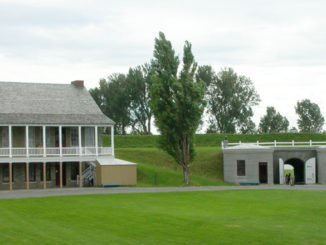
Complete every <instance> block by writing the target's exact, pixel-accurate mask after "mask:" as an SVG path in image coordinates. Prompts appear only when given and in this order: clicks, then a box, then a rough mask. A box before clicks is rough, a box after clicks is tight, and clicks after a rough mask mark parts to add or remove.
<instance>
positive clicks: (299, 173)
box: [285, 158, 305, 185]
mask: <svg viewBox="0 0 326 245" xmlns="http://www.w3.org/2000/svg"><path fill="white" fill-rule="evenodd" d="M285 164H288V165H291V166H292V167H293V168H294V183H295V184H296V185H300V184H305V172H304V171H305V170H304V166H305V165H304V162H303V161H302V160H300V159H298V158H291V159H288V160H287V161H286V162H285Z"/></svg>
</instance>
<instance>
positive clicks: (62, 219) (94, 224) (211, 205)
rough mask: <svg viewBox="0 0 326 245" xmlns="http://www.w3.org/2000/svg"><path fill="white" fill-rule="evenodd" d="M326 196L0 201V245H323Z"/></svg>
mask: <svg viewBox="0 0 326 245" xmlns="http://www.w3.org/2000/svg"><path fill="white" fill-rule="evenodd" d="M325 203H326V195H325V193H324V192H304V191H220V192H194V193H160V194H120V195H94V196H79V197H51V198H34V199H22V200H1V201H0V232H1V235H0V244H309V245H312V244H323V243H324V242H325V241H326V233H325V232H323V231H324V229H325V227H326V219H325V217H326V206H325Z"/></svg>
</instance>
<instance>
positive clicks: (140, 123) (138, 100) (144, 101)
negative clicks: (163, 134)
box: [127, 64, 153, 134]
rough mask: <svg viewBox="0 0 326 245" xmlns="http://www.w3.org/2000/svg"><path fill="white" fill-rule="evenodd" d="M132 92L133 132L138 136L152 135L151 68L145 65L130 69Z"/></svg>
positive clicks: (130, 89) (129, 83) (129, 78)
mask: <svg viewBox="0 0 326 245" xmlns="http://www.w3.org/2000/svg"><path fill="white" fill-rule="evenodd" d="M127 80H128V86H129V91H130V108H129V109H130V115H131V124H132V130H133V132H134V133H138V134H151V120H152V115H153V113H152V110H151V108H150V106H149V104H150V96H149V86H150V82H151V66H150V65H149V64H145V65H142V66H137V67H136V68H130V69H129V72H128V75H127Z"/></svg>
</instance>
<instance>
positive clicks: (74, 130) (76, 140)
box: [70, 128, 79, 146]
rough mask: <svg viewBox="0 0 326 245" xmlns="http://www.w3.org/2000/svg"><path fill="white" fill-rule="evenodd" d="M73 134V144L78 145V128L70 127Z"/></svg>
mask: <svg viewBox="0 0 326 245" xmlns="http://www.w3.org/2000/svg"><path fill="white" fill-rule="evenodd" d="M70 135H71V146H78V145H79V144H78V128H71V129H70Z"/></svg>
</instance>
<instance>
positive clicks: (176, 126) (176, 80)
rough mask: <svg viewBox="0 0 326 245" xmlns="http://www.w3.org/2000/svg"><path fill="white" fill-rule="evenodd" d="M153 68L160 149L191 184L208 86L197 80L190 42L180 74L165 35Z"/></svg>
mask: <svg viewBox="0 0 326 245" xmlns="http://www.w3.org/2000/svg"><path fill="white" fill-rule="evenodd" d="M152 66H153V76H152V84H151V87H150V92H151V100H152V101H151V107H152V110H153V113H154V116H155V123H156V126H157V128H158V130H159V131H160V133H161V136H160V146H161V148H162V149H163V150H164V151H166V152H167V153H168V154H170V155H171V156H172V157H173V158H174V159H175V161H176V162H177V163H178V164H179V165H181V167H182V169H183V175H184V182H185V184H190V182H191V175H190V163H191V161H192V159H193V157H194V153H195V152H194V143H193V141H194V135H195V132H196V129H197V127H198V125H199V122H200V119H201V115H202V113H203V110H204V108H205V99H204V95H205V82H204V81H202V80H201V79H196V78H195V75H196V70H197V63H196V62H195V60H194V56H193V54H192V51H191V44H190V43H189V42H187V41H186V42H185V45H184V49H183V66H182V68H181V71H180V73H179V74H178V68H179V58H178V56H176V55H175V51H174V50H173V48H172V45H171V42H170V41H168V40H167V39H166V38H165V35H164V34H163V33H162V32H160V33H159V37H158V38H156V39H155V48H154V59H153V61H152Z"/></svg>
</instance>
